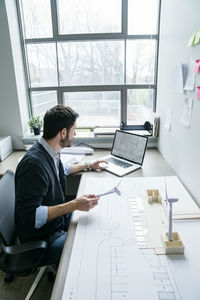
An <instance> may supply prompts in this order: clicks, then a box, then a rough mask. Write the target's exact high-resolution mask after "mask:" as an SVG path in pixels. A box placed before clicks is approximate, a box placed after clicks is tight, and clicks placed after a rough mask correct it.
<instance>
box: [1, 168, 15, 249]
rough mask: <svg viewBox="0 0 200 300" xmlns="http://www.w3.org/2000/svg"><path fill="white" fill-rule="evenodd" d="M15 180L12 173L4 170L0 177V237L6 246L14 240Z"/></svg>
mask: <svg viewBox="0 0 200 300" xmlns="http://www.w3.org/2000/svg"><path fill="white" fill-rule="evenodd" d="M14 209H15V181H14V173H13V172H12V171H11V170H8V171H6V173H5V174H4V176H3V177H2V178H1V179H0V237H1V239H2V241H3V243H4V244H5V245H6V246H11V245H12V244H13V243H14V242H15V238H16V236H15V224H14Z"/></svg>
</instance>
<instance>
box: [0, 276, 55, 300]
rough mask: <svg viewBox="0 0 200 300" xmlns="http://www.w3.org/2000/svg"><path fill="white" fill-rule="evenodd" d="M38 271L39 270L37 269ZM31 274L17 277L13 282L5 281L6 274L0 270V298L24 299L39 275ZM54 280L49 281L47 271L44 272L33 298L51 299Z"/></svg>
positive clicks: (2, 299) (36, 299) (3, 299)
mask: <svg viewBox="0 0 200 300" xmlns="http://www.w3.org/2000/svg"><path fill="white" fill-rule="evenodd" d="M37 272H38V271H37ZM37 272H35V274H31V275H29V276H26V277H16V278H15V280H14V281H13V282H11V283H6V282H4V276H5V274H4V273H3V272H2V271H0V300H24V299H25V297H26V295H27V294H28V291H29V289H30V288H31V285H32V283H33V281H34V279H35V277H36V275H37ZM53 284H54V282H49V281H48V278H47V273H46V272H45V273H44V274H43V277H42V278H41V280H40V282H39V285H38V286H37V288H36V290H35V291H34V293H33V295H32V297H31V300H40V299H42V300H49V299H50V297H51V293H52V289H53Z"/></svg>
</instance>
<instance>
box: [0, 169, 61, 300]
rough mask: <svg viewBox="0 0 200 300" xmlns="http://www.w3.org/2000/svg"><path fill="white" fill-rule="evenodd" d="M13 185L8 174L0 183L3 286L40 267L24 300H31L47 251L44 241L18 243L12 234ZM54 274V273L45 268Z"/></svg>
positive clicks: (12, 179)
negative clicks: (16, 277)
mask: <svg viewBox="0 0 200 300" xmlns="http://www.w3.org/2000/svg"><path fill="white" fill-rule="evenodd" d="M14 208H15V182H14V173H13V172H12V171H10V170H8V171H7V172H6V173H5V174H4V176H3V177H2V178H1V179H0V211H1V218H0V241H1V246H2V249H1V253H0V269H1V270H2V271H4V272H5V273H6V276H5V278H4V281H5V282H11V281H13V280H14V276H15V275H16V276H27V275H29V274H31V273H33V272H35V270H36V269H37V268H38V267H40V271H39V273H38V275H37V277H36V278H35V281H34V283H33V285H32V287H31V289H30V290H29V293H28V295H27V296H26V299H25V300H28V299H30V298H31V295H32V294H33V292H34V290H35V288H36V287H37V285H38V283H39V281H40V279H41V277H42V275H43V273H44V272H45V270H46V268H47V266H41V265H40V261H41V259H42V258H43V256H44V255H45V252H46V249H47V243H46V241H33V242H28V243H20V241H19V239H18V238H17V236H16V233H15V224H14ZM48 267H49V268H50V269H51V271H52V272H53V273H55V270H54V269H53V268H51V266H48Z"/></svg>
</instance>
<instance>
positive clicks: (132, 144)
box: [111, 130, 148, 165]
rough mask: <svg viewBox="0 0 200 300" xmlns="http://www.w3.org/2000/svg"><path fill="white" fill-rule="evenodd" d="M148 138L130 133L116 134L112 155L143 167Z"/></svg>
mask: <svg viewBox="0 0 200 300" xmlns="http://www.w3.org/2000/svg"><path fill="white" fill-rule="evenodd" d="M147 141H148V138H147V137H146V136H142V135H137V134H133V133H129V132H124V131H119V130H117V131H116V132H115V137H114V141H113V146H112V152H111V154H112V155H114V156H117V157H119V158H123V159H127V160H129V161H131V162H134V163H137V164H140V165H142V163H143V159H144V154H145V150H146V146H147Z"/></svg>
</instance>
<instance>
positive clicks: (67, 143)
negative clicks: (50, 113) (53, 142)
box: [60, 122, 76, 148]
mask: <svg viewBox="0 0 200 300" xmlns="http://www.w3.org/2000/svg"><path fill="white" fill-rule="evenodd" d="M75 129H76V122H74V125H73V126H72V127H71V128H70V129H69V130H68V131H66V136H65V137H64V138H61V139H60V146H61V147H62V148H64V147H71V145H72V142H73V139H74V136H75V135H76V132H75Z"/></svg>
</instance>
